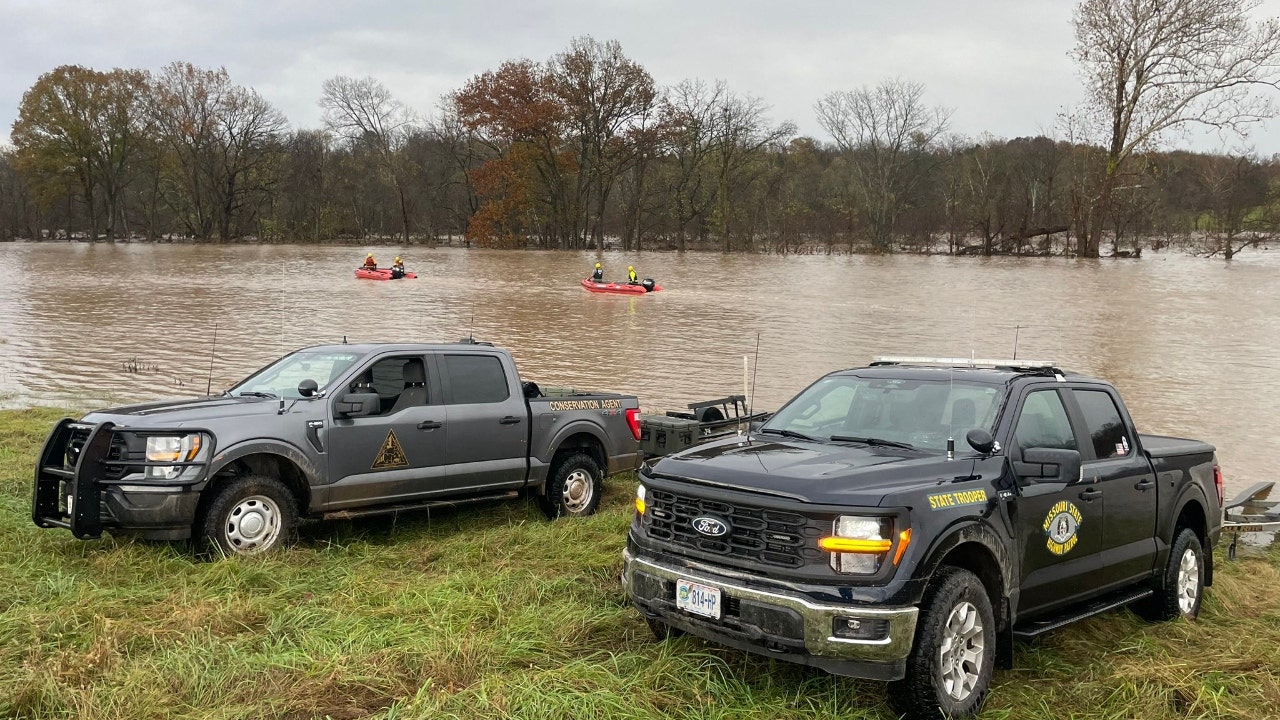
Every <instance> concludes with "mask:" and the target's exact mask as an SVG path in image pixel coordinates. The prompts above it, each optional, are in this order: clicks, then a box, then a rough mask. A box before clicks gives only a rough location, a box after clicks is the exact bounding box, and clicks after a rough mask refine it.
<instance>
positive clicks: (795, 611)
mask: <svg viewBox="0 0 1280 720" xmlns="http://www.w3.org/2000/svg"><path fill="white" fill-rule="evenodd" d="M622 557H623V561H624V567H623V583H624V584H625V586H626V589H627V594H628V596H629V597H630V598H631V600H632V602H633V603H635V605H636V607H637V608H638V609H639V610H640V612H642V613H643V614H644V615H645V616H646V617H648V618H651V619H657V620H661V621H662V622H664V623H667V624H668V625H670V626H672V627H676V628H679V629H681V630H684V631H686V632H689V633H692V634H694V635H697V636H699V637H702V638H705V639H707V640H711V641H713V642H716V643H720V644H722V645H727V646H729V647H733V648H737V649H739V650H745V651H748V652H753V653H758V654H761V655H765V656H767V657H771V658H776V659H779V660H786V661H788V662H794V663H800V664H802V665H810V666H813V667H818V668H821V669H823V670H826V671H827V672H830V673H832V674H835V675H847V676H851V677H864V678H870V679H874V680H898V679H901V678H902V677H903V675H904V674H905V670H906V658H907V656H908V655H909V654H910V652H911V646H912V643H913V641H914V639H915V630H916V615H917V613H918V608H916V607H901V608H881V607H869V606H865V605H855V604H827V603H819V602H814V601H813V600H811V599H809V598H808V597H806V596H805V595H803V594H801V593H798V592H796V591H794V590H790V589H787V590H784V589H763V587H748V586H747V585H746V584H744V583H743V582H741V581H740V580H733V579H729V578H727V577H722V576H719V575H716V574H714V572H712V571H710V570H707V569H704V568H693V569H687V568H678V567H675V566H672V565H668V564H665V563H662V562H659V561H657V560H654V559H650V558H643V557H638V556H636V555H635V554H634V553H632V552H631V550H630V549H628V550H625V551H623V555H622ZM678 579H684V580H690V581H692V582H696V583H700V584H703V585H709V586H711V587H715V588H719V589H720V591H721V593H722V596H723V598H724V602H725V604H726V606H727V609H726V612H725V614H724V617H722V618H721V619H719V620H714V619H711V618H706V617H701V616H697V615H692V614H690V613H686V612H684V611H682V610H679V609H677V608H676V605H675V600H674V587H675V582H676V580H678ZM837 618H851V619H854V620H857V621H858V622H859V623H868V622H869V623H874V626H875V627H883V634H882V635H881V634H877V636H876V637H874V638H873V639H865V640H855V639H846V638H841V637H835V635H834V634H833V624H834V622H835V620H836V619H837Z"/></svg>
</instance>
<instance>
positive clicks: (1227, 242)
mask: <svg viewBox="0 0 1280 720" xmlns="http://www.w3.org/2000/svg"><path fill="white" fill-rule="evenodd" d="M1199 164H1200V171H1199V175H1200V183H1201V186H1202V187H1203V192H1204V200H1205V202H1204V205H1205V207H1206V208H1207V209H1208V211H1209V213H1208V214H1209V227H1208V230H1209V237H1208V239H1207V247H1206V248H1205V254H1206V255H1217V254H1218V253H1222V256H1223V257H1224V258H1226V259H1227V260H1230V259H1231V258H1233V257H1235V255H1236V253H1239V252H1240V251H1241V250H1244V249H1245V248H1248V247H1253V246H1256V245H1260V244H1262V243H1264V242H1269V241H1270V240H1271V239H1272V238H1273V237H1274V235H1275V229H1276V220H1277V218H1276V211H1275V209H1274V208H1273V207H1272V203H1271V200H1272V197H1271V191H1270V188H1269V183H1268V178H1267V175H1266V172H1265V168H1264V167H1263V165H1262V163H1260V162H1259V161H1258V159H1257V158H1256V157H1254V156H1252V155H1249V154H1239V155H1210V156H1206V157H1203V158H1200V163H1199Z"/></svg>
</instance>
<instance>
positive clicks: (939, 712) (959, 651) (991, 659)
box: [889, 566, 996, 720]
mask: <svg viewBox="0 0 1280 720" xmlns="http://www.w3.org/2000/svg"><path fill="white" fill-rule="evenodd" d="M995 658H996V625H995V614H994V613H993V612H992V610H991V598H990V597H988V596H987V590H986V588H984V587H983V586H982V583H981V581H979V580H978V578H977V576H975V575H974V574H973V573H971V572H969V571H968V570H961V569H960V568H953V567H947V566H942V567H940V568H938V571H937V573H935V574H934V576H933V580H932V581H930V583H929V587H928V589H927V590H926V591H925V596H924V601H923V602H922V603H921V607H920V619H919V622H918V623H917V624H916V637H915V645H914V646H913V647H912V649H911V655H910V656H909V657H908V658H907V673H906V677H905V678H904V679H902V680H899V681H897V682H894V683H891V684H890V686H889V702H890V704H892V705H893V706H894V709H895V710H896V711H897V712H899V713H901V714H903V716H904V717H906V718H908V719H910V720H925V719H926V718H928V719H929V720H936V719H937V718H967V717H971V716H973V715H975V714H977V712H978V711H979V710H980V709H981V708H982V702H983V701H984V700H985V699H986V697H987V691H988V690H989V689H990V687H991V677H992V674H993V673H994V671H995Z"/></svg>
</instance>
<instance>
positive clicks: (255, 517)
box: [225, 495, 280, 555]
mask: <svg viewBox="0 0 1280 720" xmlns="http://www.w3.org/2000/svg"><path fill="white" fill-rule="evenodd" d="M225 529H226V535H227V545H229V546H230V547H231V549H232V550H233V551H234V552H236V553H238V554H241V555H252V554H254V553H259V552H262V551H263V550H266V549H267V548H269V547H271V546H272V545H274V544H275V542H276V539H277V538H279V537H280V506H279V505H277V504H276V501H275V500H272V499H271V498H269V497H267V496H265V495H250V496H249V497H247V498H244V499H243V500H241V501H240V502H238V503H236V504H235V506H234V507H232V508H231V511H230V512H228V513H227V521H226V528H225Z"/></svg>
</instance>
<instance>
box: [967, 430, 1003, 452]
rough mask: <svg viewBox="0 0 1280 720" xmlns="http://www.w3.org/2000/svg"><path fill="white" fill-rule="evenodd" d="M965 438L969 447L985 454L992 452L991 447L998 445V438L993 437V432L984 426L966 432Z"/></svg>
mask: <svg viewBox="0 0 1280 720" xmlns="http://www.w3.org/2000/svg"><path fill="white" fill-rule="evenodd" d="M964 439H965V441H966V442H968V443H969V447H971V448H973V449H974V450H977V451H978V452H980V453H982V454H983V455H988V454H990V453H991V448H993V447H995V446H996V439H995V438H993V437H991V433H989V432H987V431H986V430H983V429H982V428H974V429H972V430H970V431H969V432H968V433H965V436H964Z"/></svg>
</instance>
